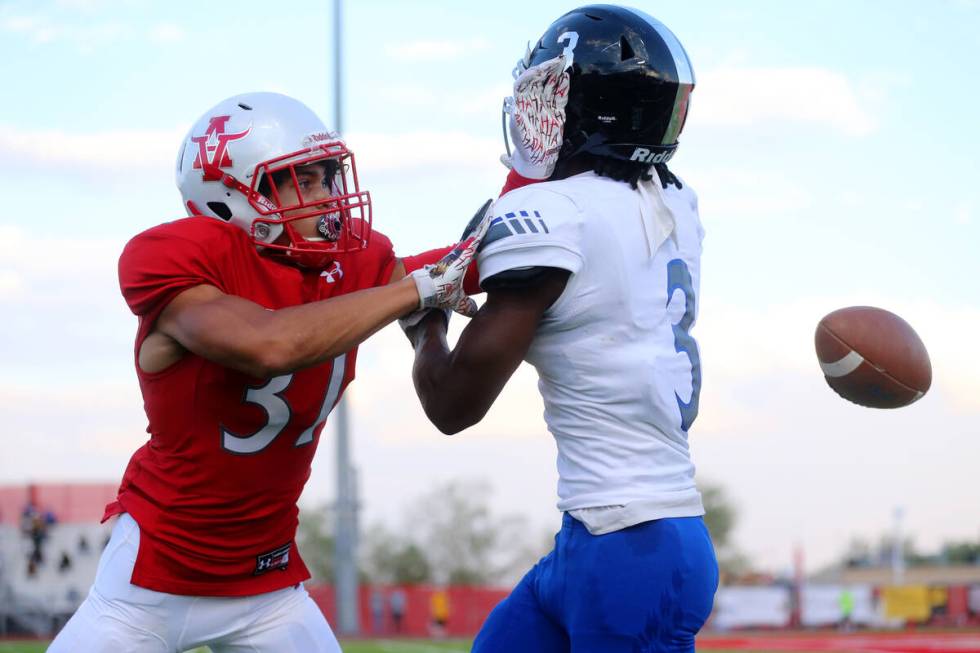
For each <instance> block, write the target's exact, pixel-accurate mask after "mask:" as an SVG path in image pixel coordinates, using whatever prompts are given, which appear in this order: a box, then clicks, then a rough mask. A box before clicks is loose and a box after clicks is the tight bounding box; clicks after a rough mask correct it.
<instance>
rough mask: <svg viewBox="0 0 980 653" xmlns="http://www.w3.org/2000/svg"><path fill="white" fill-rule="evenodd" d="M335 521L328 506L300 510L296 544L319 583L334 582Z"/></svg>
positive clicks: (311, 573)
mask: <svg viewBox="0 0 980 653" xmlns="http://www.w3.org/2000/svg"><path fill="white" fill-rule="evenodd" d="M333 522H334V520H333V513H332V512H331V511H330V508H329V507H327V506H320V507H319V508H316V509H314V510H302V511H300V515H299V529H298V530H297V531H296V544H297V546H298V547H299V550H300V552H301V553H302V555H303V561H304V562H305V563H306V566H307V567H308V568H309V570H310V575H311V576H312V577H313V580H314V581H316V582H318V583H332V582H334V563H333V553H334V535H333V533H334V523H333Z"/></svg>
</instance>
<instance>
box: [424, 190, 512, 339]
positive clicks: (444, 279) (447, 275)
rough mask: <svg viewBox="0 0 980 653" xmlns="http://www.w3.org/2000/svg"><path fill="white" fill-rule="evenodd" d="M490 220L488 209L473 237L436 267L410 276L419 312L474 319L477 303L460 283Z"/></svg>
mask: <svg viewBox="0 0 980 653" xmlns="http://www.w3.org/2000/svg"><path fill="white" fill-rule="evenodd" d="M492 220H493V211H492V210H491V207H488V208H487V210H486V212H485V213H484V215H483V219H482V220H481V221H480V223H479V225H477V227H476V230H475V231H474V232H473V235H471V236H470V237H469V238H467V239H466V240H464V241H462V242H460V243H458V244H457V245H456V247H454V248H453V249H452V250H451V251H450V252H449V253H448V254H446V255H445V256H443V257H442V259H440V260H439V262H438V263H436V264H435V265H426V266H425V267H424V268H421V269H419V270H416V271H415V272H412V274H411V276H412V279H413V280H414V281H415V287H416V288H417V289H418V292H419V307H418V310H420V311H421V310H425V309H429V308H448V309H451V310H454V311H456V312H457V313H460V314H462V315H466V316H467V317H472V316H474V315H476V310H477V306H476V302H475V301H473V300H472V299H470V298H469V297H468V296H467V295H466V292H465V291H464V290H463V279H464V277H465V276H466V269H467V268H468V267H469V266H470V263H471V262H472V261H473V258H474V257H475V256H476V251H477V249H478V248H479V247H480V243H481V242H483V237H484V236H485V235H486V234H487V230H488V229H489V228H490V222H491V221H492ZM416 321H417V320H416Z"/></svg>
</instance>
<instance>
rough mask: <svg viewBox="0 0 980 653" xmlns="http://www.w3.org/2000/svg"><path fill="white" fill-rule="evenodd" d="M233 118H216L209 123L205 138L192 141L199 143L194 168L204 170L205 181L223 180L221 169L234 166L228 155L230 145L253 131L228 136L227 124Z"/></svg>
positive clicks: (194, 138)
mask: <svg viewBox="0 0 980 653" xmlns="http://www.w3.org/2000/svg"><path fill="white" fill-rule="evenodd" d="M230 119H231V116H215V117H213V118H211V120H210V121H209V122H208V128H207V130H206V131H205V132H204V135H203V136H192V137H191V141H192V142H194V143H197V146H198V148H200V149H199V150H198V152H197V157H195V159H194V168H195V169H203V170H204V181H218V180H219V179H221V170H220V169H221V168H230V167H231V166H232V161H231V157H230V156H229V155H228V143H229V142H230V141H237V140H238V139H240V138H245V137H246V136H248V133H249V132H250V131H252V126H251V125H249V126H248V128H247V129H246V130H245V131H243V132H238V133H237V134H226V133H225V124H226V123H227V122H228V120H230Z"/></svg>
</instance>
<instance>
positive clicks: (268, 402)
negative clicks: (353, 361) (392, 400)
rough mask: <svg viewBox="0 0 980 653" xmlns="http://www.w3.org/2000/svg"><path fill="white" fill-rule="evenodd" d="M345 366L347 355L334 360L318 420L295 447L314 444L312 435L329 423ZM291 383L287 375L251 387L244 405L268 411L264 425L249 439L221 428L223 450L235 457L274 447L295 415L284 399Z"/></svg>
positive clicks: (304, 432)
mask: <svg viewBox="0 0 980 653" xmlns="http://www.w3.org/2000/svg"><path fill="white" fill-rule="evenodd" d="M346 363H347V355H346V354H341V355H340V356H338V357H337V358H335V359H334V360H333V366H332V368H331V371H330V383H329V384H328V385H327V391H326V392H325V393H324V397H323V402H322V403H321V405H320V414H319V415H317V418H316V420H315V421H314V422H313V424H311V425H310V427H309V428H307V429H306V430H305V431H303V432H302V433H300V434H299V437H298V438H296V442H295V443H294V446H296V447H301V446H303V445H304V444H309V443H310V442H313V433H314V432H315V431H316V429H317V427H318V426H320V425H321V424H323V422H325V421H326V420H327V415H329V414H330V411H331V410H333V405H334V403H335V402H336V401H337V396H338V395H339V394H340V388H341V386H342V385H343V382H344V370H345V368H346V367H347V365H346ZM292 381H293V375H292V374H284V375H282V376H275V377H272V378H271V379H269V380H268V381H266V382H265V383H264V384H263V385H260V386H258V387H254V388H249V389H248V391H247V392H246V393H245V399H244V403H246V404H256V405H258V406H260V407H261V408H262V410H264V411H265V414H266V416H267V419H266V422H265V426H263V427H262V428H260V429H259V430H258V431H256V432H255V433H253V434H252V435H246V436H241V435H236V434H234V433H232V432H231V431H228V430H226V429H222V431H221V447H222V448H223V449H224V450H225V451H230V452H231V453H235V454H253V453H258V452H260V451H262V450H263V449H265V448H266V447H268V446H269V445H270V444H272V441H273V440H275V439H276V438H277V437H279V434H280V433H282V431H283V429H285V428H286V425H287V424H289V420H290V418H291V417H292V414H293V410H292V408H291V407H290V406H289V402H287V401H286V399H285V398H284V397H283V396H282V395H283V393H285V392H286V388H288V387H289V384H290V383H292Z"/></svg>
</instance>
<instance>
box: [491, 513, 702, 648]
mask: <svg viewBox="0 0 980 653" xmlns="http://www.w3.org/2000/svg"><path fill="white" fill-rule="evenodd" d="M717 587H718V563H717V561H716V560H715V552H714V548H713V547H712V545H711V538H710V536H709V535H708V530H707V529H706V528H705V526H704V521H703V520H702V519H701V518H700V517H683V518H672V519H658V520H654V521H649V522H644V523H642V524H637V525H635V526H631V527H630V528H626V529H623V530H619V531H615V532H613V533H607V534H605V535H592V534H590V533H589V531H588V530H587V529H586V528H585V525H584V524H582V523H581V522H579V521H577V520H576V519H574V518H573V517H571V516H570V515H568V514H567V513H566V514H565V515H564V518H563V520H562V527H561V530H560V531H559V532H558V534H557V535H556V536H555V548H554V550H553V551H552V552H551V553H549V554H548V555H547V556H545V557H544V558H542V559H541V560H540V561H539V562H538V564H536V565H535V566H534V568H533V569H531V571H529V572H528V573H527V575H525V576H524V578H523V579H522V580H521V582H520V583H518V585H517V587H515V588H514V591H512V592H511V593H510V595H509V596H508V597H507V598H506V599H504V600H503V601H501V602H500V604H499V605H497V607H496V608H494V609H493V612H491V613H490V616H489V617H487V621H486V622H485V623H484V624H483V628H481V629H480V632H479V634H478V635H477V637H476V641H475V642H474V643H473V653H620V652H623V653H626V652H628V653H653V652H656V653H660V652H671V653H674V652H678V653H680V652H684V653H690V652H692V651H694V636H695V635H696V634H697V632H698V631H699V630H700V629H701V626H703V625H704V622H705V621H706V620H707V618H708V614H709V613H710V612H711V605H712V602H713V600H714V594H715V590H716V589H717Z"/></svg>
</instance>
